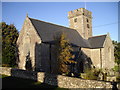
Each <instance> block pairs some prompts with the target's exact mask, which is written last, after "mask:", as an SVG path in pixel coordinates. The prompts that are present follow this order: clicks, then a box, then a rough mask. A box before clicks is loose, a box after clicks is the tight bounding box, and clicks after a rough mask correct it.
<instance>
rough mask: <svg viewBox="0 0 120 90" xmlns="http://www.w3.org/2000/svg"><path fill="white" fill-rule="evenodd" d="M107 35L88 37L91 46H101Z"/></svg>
mask: <svg viewBox="0 0 120 90" xmlns="http://www.w3.org/2000/svg"><path fill="white" fill-rule="evenodd" d="M106 36H107V35H100V36H93V37H90V38H89V39H88V41H89V43H90V45H91V48H102V47H103V44H104V41H105V38H106Z"/></svg>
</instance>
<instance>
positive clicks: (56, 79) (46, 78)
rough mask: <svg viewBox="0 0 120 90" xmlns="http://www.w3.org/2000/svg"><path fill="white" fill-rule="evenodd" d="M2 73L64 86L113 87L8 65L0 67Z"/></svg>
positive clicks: (98, 82) (93, 81) (108, 83)
mask: <svg viewBox="0 0 120 90" xmlns="http://www.w3.org/2000/svg"><path fill="white" fill-rule="evenodd" d="M0 74H5V75H9V76H15V77H20V78H27V79H32V80H35V81H40V82H42V83H47V84H50V85H55V86H59V87H62V88H112V85H111V83H110V82H103V81H96V80H84V79H80V78H73V77H67V76H62V75H54V74H48V73H44V72H35V71H25V70H21V69H12V68H6V67H0ZM119 86H120V85H119Z"/></svg>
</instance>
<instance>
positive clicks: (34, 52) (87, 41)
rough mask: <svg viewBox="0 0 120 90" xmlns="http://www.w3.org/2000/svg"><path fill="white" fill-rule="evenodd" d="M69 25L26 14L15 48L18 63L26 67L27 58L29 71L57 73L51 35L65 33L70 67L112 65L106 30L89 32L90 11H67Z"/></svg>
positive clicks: (108, 36) (112, 59)
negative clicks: (17, 54) (104, 32)
mask: <svg viewBox="0 0 120 90" xmlns="http://www.w3.org/2000/svg"><path fill="white" fill-rule="evenodd" d="M68 19H69V27H64V26H60V25H56V24H53V23H49V22H45V21H41V20H37V19H33V18H30V17H28V15H27V16H26V19H25V21H24V24H23V26H22V30H21V31H20V34H19V38H18V40H17V45H18V50H19V62H18V67H19V68H20V69H24V70H26V63H27V62H28V61H29V60H28V57H30V60H31V69H32V70H33V71H43V72H48V73H57V69H56V67H57V64H56V63H57V60H56V53H55V51H56V50H55V37H58V36H60V34H61V33H65V35H66V40H69V43H70V44H71V46H72V48H73V52H72V53H73V54H74V55H75V57H74V60H75V61H77V63H76V64H75V65H74V67H73V69H75V68H76V69H75V70H74V71H76V72H78V73H80V72H84V70H85V68H90V67H94V68H99V69H105V68H106V69H111V68H113V67H114V46H113V44H112V40H111V38H110V35H109V33H107V34H105V35H100V36H93V35H92V12H90V11H88V10H86V9H84V8H79V9H76V10H74V11H70V12H68Z"/></svg>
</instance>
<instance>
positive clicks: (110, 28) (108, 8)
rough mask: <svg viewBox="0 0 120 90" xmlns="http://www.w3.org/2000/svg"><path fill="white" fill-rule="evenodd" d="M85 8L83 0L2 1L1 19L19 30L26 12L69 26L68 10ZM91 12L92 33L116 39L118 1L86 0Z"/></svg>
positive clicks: (44, 19)
mask: <svg viewBox="0 0 120 90" xmlns="http://www.w3.org/2000/svg"><path fill="white" fill-rule="evenodd" d="M78 8H85V3H84V2H2V21H4V22H6V23H7V24H14V25H15V26H16V28H17V30H18V31H20V30H21V28H22V25H23V22H24V20H25V17H26V14H27V13H28V16H29V17H31V18H35V19H39V20H43V21H46V22H51V23H54V24H58V25H62V26H66V27H69V22H68V18H67V16H68V11H71V10H75V9H78ZM86 9H87V10H89V11H91V12H92V17H93V18H92V27H93V28H92V31H93V35H95V36H96V35H103V34H107V33H108V32H109V33H110V36H111V39H112V40H116V41H118V3H117V2H86Z"/></svg>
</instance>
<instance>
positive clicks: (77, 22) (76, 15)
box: [68, 8, 92, 39]
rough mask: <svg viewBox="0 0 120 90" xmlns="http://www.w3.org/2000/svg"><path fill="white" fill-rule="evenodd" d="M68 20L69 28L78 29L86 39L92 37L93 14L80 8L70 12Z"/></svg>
mask: <svg viewBox="0 0 120 90" xmlns="http://www.w3.org/2000/svg"><path fill="white" fill-rule="evenodd" d="M68 19H69V27H70V28H73V29H76V30H77V31H78V32H79V34H80V35H81V36H82V37H83V38H84V39H88V38H89V37H91V36H92V12H90V11H88V10H86V9H85V8H79V9H76V10H73V11H69V12H68Z"/></svg>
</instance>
